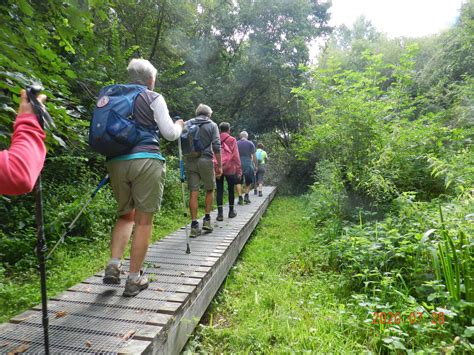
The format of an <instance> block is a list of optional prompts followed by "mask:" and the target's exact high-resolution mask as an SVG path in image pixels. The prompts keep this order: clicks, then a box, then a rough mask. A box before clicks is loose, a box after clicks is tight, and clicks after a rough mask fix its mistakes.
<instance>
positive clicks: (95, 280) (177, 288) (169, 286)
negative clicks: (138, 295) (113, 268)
mask: <svg viewBox="0 0 474 355" xmlns="http://www.w3.org/2000/svg"><path fill="white" fill-rule="evenodd" d="M88 284H93V285H103V283H102V276H92V277H89V278H88V279H86V280H84V281H83V282H82V283H81V284H79V285H88ZM124 284H125V277H124V278H123V282H122V286H120V287H124ZM157 288H161V289H164V290H167V291H173V292H179V293H191V292H193V291H194V289H195V288H196V285H192V286H191V285H184V284H174V283H161V282H158V283H155V282H153V283H151V284H150V287H149V289H151V290H154V289H157Z"/></svg>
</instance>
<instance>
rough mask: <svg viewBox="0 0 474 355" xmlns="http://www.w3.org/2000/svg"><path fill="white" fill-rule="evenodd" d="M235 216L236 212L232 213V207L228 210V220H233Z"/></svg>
mask: <svg viewBox="0 0 474 355" xmlns="http://www.w3.org/2000/svg"><path fill="white" fill-rule="evenodd" d="M236 216H237V212H235V211H234V207H230V208H229V218H234V217H236Z"/></svg>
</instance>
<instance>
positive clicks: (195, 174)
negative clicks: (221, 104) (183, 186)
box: [181, 104, 222, 238]
mask: <svg viewBox="0 0 474 355" xmlns="http://www.w3.org/2000/svg"><path fill="white" fill-rule="evenodd" d="M196 116H197V117H195V118H193V119H191V120H189V121H186V125H185V129H184V131H183V134H182V135H181V143H182V144H183V154H184V159H185V160H184V166H185V169H186V176H187V179H188V188H189V210H190V212H191V220H192V222H191V233H190V234H189V236H190V237H192V238H195V237H197V236H199V235H200V234H201V229H200V228H199V222H198V221H197V212H198V195H199V185H200V183H201V182H202V183H203V185H204V189H205V190H206V200H205V201H206V207H205V212H206V214H205V216H204V219H203V223H202V229H204V230H205V231H206V232H207V233H210V232H212V230H213V227H212V224H211V216H210V213H211V209H212V203H213V200H214V189H215V188H216V180H215V179H216V176H217V177H220V176H221V175H222V163H221V141H220V138H219V129H218V128H217V124H215V123H214V122H213V121H212V120H211V116H212V110H211V108H210V107H209V106H207V105H203V104H200V105H199V106H198V107H197V109H196ZM189 132H194V133H193V136H192V137H191V136H189V135H188V133H189ZM214 155H215V158H216V160H217V168H216V170H217V172H214V163H213V157H214Z"/></svg>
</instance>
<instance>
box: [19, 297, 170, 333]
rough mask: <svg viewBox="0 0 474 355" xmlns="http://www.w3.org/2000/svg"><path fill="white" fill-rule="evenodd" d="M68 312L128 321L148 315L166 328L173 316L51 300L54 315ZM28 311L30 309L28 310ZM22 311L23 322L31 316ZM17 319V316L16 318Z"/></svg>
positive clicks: (50, 309) (155, 322) (39, 309)
mask: <svg viewBox="0 0 474 355" xmlns="http://www.w3.org/2000/svg"><path fill="white" fill-rule="evenodd" d="M33 310H34V311H41V305H37V306H35V307H33ZM61 311H62V312H66V313H70V314H73V313H80V314H84V315H91V316H94V315H97V314H100V315H101V316H102V317H108V318H110V319H118V320H127V321H140V320H143V318H144V317H146V318H147V319H146V324H150V325H160V326H162V327H163V328H166V325H167V324H168V323H169V322H170V320H171V319H172V318H173V316H172V315H170V314H165V313H156V312H152V311H146V310H130V309H119V310H117V308H115V307H108V306H107V305H104V304H102V305H100V304H88V305H86V307H84V305H83V304H81V303H73V302H64V301H49V302H48V312H49V313H50V314H52V315H54V314H56V313H57V312H61ZM27 312H28V311H27ZM27 312H25V313H22V314H21V315H19V316H18V322H21V321H22V320H23V319H24V318H25V317H28V316H29V313H27ZM15 319H16V318H15Z"/></svg>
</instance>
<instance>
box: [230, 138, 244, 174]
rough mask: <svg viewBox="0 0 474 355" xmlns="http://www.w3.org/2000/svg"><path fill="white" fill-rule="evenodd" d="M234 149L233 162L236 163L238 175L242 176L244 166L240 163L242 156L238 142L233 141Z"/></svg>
mask: <svg viewBox="0 0 474 355" xmlns="http://www.w3.org/2000/svg"><path fill="white" fill-rule="evenodd" d="M233 141H234V142H233V147H232V154H233V156H232V160H233V161H234V166H235V169H236V174H237V175H239V176H242V164H241V163H240V154H239V148H238V147H237V140H236V139H233Z"/></svg>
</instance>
